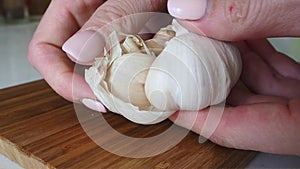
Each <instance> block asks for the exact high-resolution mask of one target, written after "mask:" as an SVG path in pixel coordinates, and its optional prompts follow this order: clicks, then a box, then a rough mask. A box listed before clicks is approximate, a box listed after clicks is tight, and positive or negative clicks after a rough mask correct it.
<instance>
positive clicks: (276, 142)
mask: <svg viewBox="0 0 300 169" xmlns="http://www.w3.org/2000/svg"><path fill="white" fill-rule="evenodd" d="M299 105H300V100H299V99H298V100H292V101H290V102H289V104H288V105H282V104H274V103H268V104H252V105H244V106H238V107H235V108H232V107H227V108H225V111H224V112H223V115H222V118H221V121H220V122H219V124H218V127H217V128H216V130H215V131H214V133H213V135H212V136H211V137H210V138H209V139H210V140H211V141H213V142H215V143H217V144H220V145H223V146H226V147H231V148H237V149H245V150H256V151H263V152H268V153H280V154H298V155H299V154H300V142H299V139H300V135H299V134H298V129H299V127H300V123H299V120H300V114H299V108H300V107H299ZM194 113H195V112H182V113H181V114H180V115H179V114H178V113H177V114H175V115H173V116H171V118H170V119H171V120H172V121H174V122H175V123H176V124H178V125H179V126H182V127H188V126H190V123H191V121H190V120H189V119H191V117H195V114H194ZM211 113H213V112H211ZM208 114H209V112H208V109H206V110H203V111H200V112H198V116H197V118H196V121H195V123H194V124H193V127H192V130H193V131H194V132H196V133H203V132H204V133H205V131H201V130H202V129H203V127H202V126H203V125H204V123H205V121H206V119H207V117H208Z"/></svg>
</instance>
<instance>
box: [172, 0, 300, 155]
mask: <svg viewBox="0 0 300 169" xmlns="http://www.w3.org/2000/svg"><path fill="white" fill-rule="evenodd" d="M299 5H300V2H299V1H297V0H291V1H283V0H279V1H260V0H253V1H250V0H249V1H248V0H243V1H240V0H226V1H217V0H207V1H206V0H189V1H187V0H186V1H181V0H169V1H168V8H169V12H170V13H171V14H172V15H173V16H175V17H177V18H180V19H190V20H180V21H179V22H180V23H181V24H182V25H184V26H185V27H186V28H188V29H190V30H191V31H193V32H196V33H199V34H204V35H205V36H208V37H211V38H215V39H219V40H224V41H239V42H236V45H237V46H238V48H239V50H240V52H241V56H242V60H243V72H242V75H241V79H240V82H239V83H238V84H237V85H236V86H235V87H234V88H233V89H232V91H231V94H230V96H229V97H228V99H227V103H228V104H229V105H231V106H232V107H225V109H224V112H223V114H222V118H221V121H220V123H219V124H218V127H217V128H216V130H215V131H214V133H213V134H212V136H211V137H210V138H209V139H210V140H211V141H213V142H215V143H217V144H220V145H223V146H227V147H232V148H238V149H248V150H257V151H263V152H270V153H279V154H297V155H300V134H299V131H298V130H299V128H300V85H299V84H300V65H299V63H296V62H295V61H293V60H292V59H290V58H288V57H287V56H286V55H284V54H282V53H279V52H277V51H276V50H275V49H274V48H273V47H272V46H271V44H270V43H269V42H268V41H267V40H266V39H264V38H266V37H273V36H300V25H299V23H298V22H294V21H296V20H297V18H298V17H299V13H300V9H299V8H295V6H299ZM207 116H208V109H205V110H202V111H199V112H198V113H197V119H196V121H195V124H194V125H193V128H192V130H193V131H194V132H196V133H201V130H202V129H203V125H204V122H205V120H206V119H207ZM177 117H178V118H179V117H180V118H179V119H176V118H177ZM192 117H195V112H184V113H183V114H181V115H180V116H178V113H177V114H175V115H173V116H171V117H170V119H171V120H172V121H175V120H176V123H177V124H178V125H180V126H183V127H188V126H190V123H191V121H192V120H193V119H191V118H192ZM204 132H205V131H204Z"/></svg>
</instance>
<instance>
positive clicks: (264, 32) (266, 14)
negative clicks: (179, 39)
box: [168, 0, 300, 41]
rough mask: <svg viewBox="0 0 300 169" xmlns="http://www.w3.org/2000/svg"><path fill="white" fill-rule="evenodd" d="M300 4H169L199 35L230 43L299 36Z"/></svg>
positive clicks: (248, 0)
mask: <svg viewBox="0 0 300 169" xmlns="http://www.w3.org/2000/svg"><path fill="white" fill-rule="evenodd" d="M297 6H300V1H299V0H288V1H287V0H277V1H262V0H185V1H182V0H169V1H168V10H169V12H170V14H171V15H173V16H174V17H176V18H178V19H183V21H180V22H181V24H183V25H184V26H185V27H187V28H188V29H190V30H191V31H193V32H195V33H201V34H205V35H206V36H208V37H212V38H216V39H219V40H226V41H237V40H246V39H255V38H264V37H270V36H299V35H300V24H299V22H295V21H297V20H298V19H297V18H299V14H300V8H297Z"/></svg>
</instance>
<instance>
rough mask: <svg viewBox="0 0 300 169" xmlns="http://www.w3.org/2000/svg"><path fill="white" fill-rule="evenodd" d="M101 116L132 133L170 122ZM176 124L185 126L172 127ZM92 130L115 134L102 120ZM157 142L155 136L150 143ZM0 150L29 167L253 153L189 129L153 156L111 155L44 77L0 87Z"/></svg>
mask: <svg viewBox="0 0 300 169" xmlns="http://www.w3.org/2000/svg"><path fill="white" fill-rule="evenodd" d="M83 109H84V108H83ZM85 111H86V112H87V117H88V118H87V119H86V120H87V121H90V123H91V124H95V125H96V124H99V123H98V122H97V121H93V118H90V117H93V116H95V115H96V116H97V114H99V113H97V112H93V111H90V110H88V109H86V110H85ZM89 118H90V119H89ZM104 119H106V121H107V123H109V124H110V125H111V127H112V128H114V129H115V131H118V132H120V133H122V134H124V135H127V136H130V137H135V138H149V137H151V136H156V135H159V134H160V133H162V132H164V131H165V130H167V129H168V127H169V126H171V125H172V123H171V122H170V121H168V120H166V121H164V122H162V123H160V124H156V125H151V126H143V125H138V124H134V123H131V122H130V121H128V120H126V119H124V118H123V117H120V116H119V115H115V114H113V113H107V114H105V115H104ZM90 126H92V125H90ZM177 130H178V131H183V130H185V129H183V128H180V127H177ZM94 133H95V134H97V135H98V136H99V138H101V139H102V141H103V140H104V141H105V140H106V143H107V144H109V143H112V139H114V136H113V134H111V132H109V131H105V128H104V127H103V128H101V125H100V128H99V126H98V128H97V130H95V131H94ZM171 141H172V140H171ZM159 142H160V140H157V143H156V144H154V146H155V145H159ZM106 143H105V144H106ZM162 144H165V143H162ZM166 145H167V144H166ZM114 146H116V147H117V146H120V145H114ZM123 146H126V143H123ZM120 147H121V146H120ZM137 149H139V148H137ZM158 149H159V146H158ZM0 153H2V154H4V155H6V156H7V157H9V158H10V159H11V160H13V161H15V162H17V163H19V164H20V165H21V166H23V167H24V168H28V169H33V168H34V169H42V168H58V169H62V168H70V169H75V168H96V169H101V168H132V169H134V168H138V169H141V168H156V169H165V168H172V169H173V168H180V169H182V168H241V167H245V166H246V165H247V164H248V162H249V161H250V160H252V159H253V157H254V156H255V155H256V153H255V152H252V151H241V150H235V149H229V148H224V147H220V146H218V145H216V144H213V143H211V142H209V141H206V142H205V143H202V144H200V143H199V142H198V135H196V134H194V133H192V132H189V133H188V135H187V136H186V137H185V138H184V139H183V140H182V141H181V142H180V143H179V144H177V145H176V146H175V147H173V148H172V149H170V150H168V151H166V152H164V153H162V154H159V155H156V156H153V157H148V158H129V157H121V156H118V155H115V154H113V153H110V152H108V151H106V150H104V149H102V148H101V147H100V146H98V145H97V144H96V143H95V142H93V141H92V139H91V138H90V137H89V136H88V135H87V134H86V133H85V132H84V130H83V128H82V126H81V125H80V123H79V121H78V118H77V115H76V112H75V110H74V105H73V104H72V103H70V102H67V101H65V100H64V99H63V98H61V97H60V96H58V95H57V94H56V93H55V92H53V90H52V89H51V88H50V87H49V86H48V85H47V84H46V83H45V82H44V81H43V80H41V81H36V82H31V83H28V84H24V85H20V86H16V87H12V88H8V89H2V90H1V92H0ZM0 165H1V164H0Z"/></svg>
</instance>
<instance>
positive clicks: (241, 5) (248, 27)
mask: <svg viewBox="0 0 300 169" xmlns="http://www.w3.org/2000/svg"><path fill="white" fill-rule="evenodd" d="M264 3H265V2H264V1H257V0H254V1H253V0H226V1H225V5H224V16H225V18H226V20H227V23H229V24H230V27H231V28H232V32H233V34H235V35H236V36H237V37H243V36H245V35H244V34H245V33H249V32H253V31H255V29H253V28H257V27H258V26H259V24H261V23H260V22H261V21H262V20H263V19H264V17H265V14H264V13H265V11H264V10H262V9H263V5H264Z"/></svg>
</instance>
